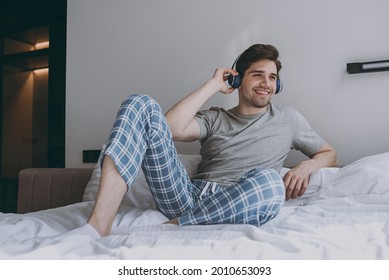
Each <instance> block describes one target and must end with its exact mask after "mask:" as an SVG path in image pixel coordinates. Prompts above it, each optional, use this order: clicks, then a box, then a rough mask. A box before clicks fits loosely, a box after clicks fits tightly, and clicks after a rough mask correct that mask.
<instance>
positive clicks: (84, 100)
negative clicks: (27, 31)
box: [66, 0, 389, 167]
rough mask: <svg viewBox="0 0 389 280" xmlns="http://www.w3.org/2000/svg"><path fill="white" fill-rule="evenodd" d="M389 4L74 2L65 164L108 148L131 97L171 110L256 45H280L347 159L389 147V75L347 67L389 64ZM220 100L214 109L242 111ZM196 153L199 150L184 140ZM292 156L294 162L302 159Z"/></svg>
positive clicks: (184, 148) (291, 88)
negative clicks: (114, 126) (217, 70)
mask: <svg viewBox="0 0 389 280" xmlns="http://www.w3.org/2000/svg"><path fill="white" fill-rule="evenodd" d="M388 9H389V2H387V1H384V0H372V1H362V0H343V1H339V0H338V1H336V0H329V1H318V0H316V1H311V0H296V1H289V0H274V1H265V0H241V1H239V4H237V1H232V0H214V1H208V0H197V1H181V0H165V1H158V0H144V1H134V0H133V1H127V0H113V1H108V0H97V1H96V0H84V1H77V0H68V31H67V32H68V38H67V40H68V42H67V44H68V45H67V100H66V115H67V117H66V166H68V167H76V166H82V162H81V161H82V150H84V149H97V148H100V147H101V145H102V144H103V143H104V142H105V141H106V139H107V136H108V133H109V130H110V128H111V125H112V122H113V119H114V117H115V113H116V111H117V109H118V106H119V105H120V102H121V101H122V100H123V98H125V97H126V96H127V95H128V94H129V93H133V92H142V93H147V94H149V95H151V96H153V97H154V98H155V99H157V100H158V101H159V102H160V104H161V106H162V108H163V110H165V111H166V110H167V109H168V108H169V107H170V106H171V105H173V103H175V102H176V101H178V100H179V99H180V98H182V97H184V96H185V95H187V94H188V93H189V92H190V91H192V90H194V89H195V88H196V87H197V86H199V85H200V84H201V83H203V82H204V81H205V80H206V79H208V78H209V77H211V75H212V74H213V71H214V69H215V67H217V66H219V65H220V66H228V67H229V66H230V65H231V64H232V63H233V61H234V60H235V58H236V57H237V56H238V55H239V54H240V52H241V51H243V50H244V49H245V48H246V47H248V46H249V45H251V44H253V43H258V42H260V43H270V44H274V45H276V46H277V47H278V48H279V50H280V53H281V60H282V62H283V69H282V72H281V74H282V80H283V82H284V85H285V87H284V91H283V93H282V94H280V95H279V96H276V97H275V98H274V102H275V103H279V104H288V105H291V106H293V107H295V108H296V109H298V110H299V111H300V112H301V113H302V114H303V115H305V116H306V117H307V119H308V120H309V121H310V123H311V125H312V126H313V127H314V128H315V129H316V130H317V131H318V132H319V133H320V134H321V135H322V136H323V137H324V138H325V139H326V140H327V141H328V142H329V143H330V144H332V145H333V146H334V147H335V148H336V149H337V151H338V155H339V161H340V163H341V164H347V163H350V162H351V161H354V160H356V159H358V158H360V157H362V156H366V155H370V154H375V153H381V152H387V151H389V141H388V140H387V139H389V130H388V129H386V127H387V124H386V122H387V121H386V120H387V119H389V111H388V110H386V104H388V102H389V95H388V94H387V91H388V88H389V79H388V74H389V72H382V73H373V74H357V75H348V74H347V73H346V70H345V69H346V63H348V62H356V61H370V60H384V59H385V60H386V59H389V53H388V49H389V48H388V47H389V37H388V36H385V35H384V34H386V33H387V31H386V28H387V26H389V18H388V17H387V16H386V14H385V13H386V11H387V10H388ZM236 102H237V98H236V95H232V96H228V97H226V96H222V95H221V94H217V95H216V96H215V97H214V98H212V99H211V100H210V101H209V102H208V103H207V104H206V105H205V106H204V107H205V108H207V107H209V106H212V105H219V106H223V107H232V106H234V105H235V104H236ZM178 149H179V151H180V152H186V153H196V152H197V150H198V144H197V143H195V144H180V145H178ZM300 159H301V157H300V156H299V155H298V154H297V153H292V154H291V156H290V157H289V158H288V164H293V163H294V162H296V161H298V160H300Z"/></svg>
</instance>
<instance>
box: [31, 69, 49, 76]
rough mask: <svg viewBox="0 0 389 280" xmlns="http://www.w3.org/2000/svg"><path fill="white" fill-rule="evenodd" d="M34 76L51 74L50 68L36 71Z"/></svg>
mask: <svg viewBox="0 0 389 280" xmlns="http://www.w3.org/2000/svg"><path fill="white" fill-rule="evenodd" d="M33 72H34V74H37V75H41V74H45V73H48V72H49V68H47V67H46V68H40V69H35V70H34V71H33Z"/></svg>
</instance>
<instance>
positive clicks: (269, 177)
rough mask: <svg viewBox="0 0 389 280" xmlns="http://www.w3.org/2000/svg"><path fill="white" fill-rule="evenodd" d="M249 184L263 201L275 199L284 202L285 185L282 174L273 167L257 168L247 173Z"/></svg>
mask: <svg viewBox="0 0 389 280" xmlns="http://www.w3.org/2000/svg"><path fill="white" fill-rule="evenodd" d="M246 180H249V182H250V183H249V184H248V185H249V186H250V187H252V188H253V189H254V191H255V192H256V193H257V195H258V198H259V199H260V200H261V201H269V202H271V201H274V203H275V204H279V203H280V202H281V203H282V204H283V203H284V200H285V185H284V182H283V180H282V177H281V175H280V174H279V173H278V172H277V171H275V170H274V169H271V168H256V169H253V170H251V171H249V172H248V173H247V178H246Z"/></svg>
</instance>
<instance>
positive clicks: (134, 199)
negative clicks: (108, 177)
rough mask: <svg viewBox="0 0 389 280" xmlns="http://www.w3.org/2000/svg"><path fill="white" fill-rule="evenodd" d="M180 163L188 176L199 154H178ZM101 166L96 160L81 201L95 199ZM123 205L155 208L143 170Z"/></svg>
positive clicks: (198, 159) (193, 168)
mask: <svg viewBox="0 0 389 280" xmlns="http://www.w3.org/2000/svg"><path fill="white" fill-rule="evenodd" d="M178 157H179V158H180V160H181V162H182V164H183V165H184V167H185V169H186V170H187V172H188V175H189V177H191V176H193V175H195V174H196V172H197V165H198V164H199V163H200V160H201V157H200V155H186V154H179V155H178ZM100 176H101V168H100V162H97V164H96V166H95V167H94V169H93V172H92V176H91V179H90V180H89V182H88V184H87V185H86V188H85V191H84V195H83V198H82V200H83V201H95V200H96V197H97V192H98V188H99V183H100ZM122 204H123V205H127V206H130V207H136V208H139V209H152V208H156V205H155V202H154V199H153V196H152V195H151V192H150V189H149V186H148V184H147V182H146V179H145V176H144V175H143V171H142V170H141V171H140V172H139V174H138V176H137V178H136V180H135V182H134V184H133V185H132V186H131V188H130V190H129V191H128V192H127V194H126V196H125V197H124V198H123V201H122Z"/></svg>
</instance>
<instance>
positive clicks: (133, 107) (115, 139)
mask: <svg viewBox="0 0 389 280" xmlns="http://www.w3.org/2000/svg"><path fill="white" fill-rule="evenodd" d="M104 155H108V156H110V157H111V158H112V160H113V161H114V162H115V165H116V168H117V169H118V171H119V173H120V174H121V176H122V177H123V179H124V180H125V182H126V184H127V186H128V187H131V185H132V184H133V182H134V181H135V179H136V176H137V174H138V172H139V170H140V168H142V170H143V172H144V174H145V178H146V181H147V182H148V184H149V186H150V190H151V193H152V194H153V197H154V199H155V202H156V204H157V207H158V208H159V210H160V211H161V212H162V213H163V214H164V215H165V216H166V217H167V218H169V219H173V218H176V217H179V222H180V224H181V225H189V224H215V223H249V224H254V225H261V224H263V223H265V222H266V221H268V220H270V219H271V218H273V217H274V216H275V215H276V214H277V213H278V211H279V209H280V208H281V206H282V205H283V202H284V198H285V188H284V184H283V181H282V179H281V177H280V175H279V174H278V173H277V172H276V171H273V170H270V169H255V170H252V171H250V172H248V173H247V174H246V175H245V176H243V177H242V178H241V179H240V180H239V181H237V182H236V183H235V184H232V185H231V186H229V187H221V186H218V185H216V184H215V183H212V186H211V187H210V182H207V181H204V180H193V182H192V181H191V180H190V178H189V177H188V174H187V172H186V170H185V168H184V166H183V165H182V163H181V162H180V160H179V158H178V155H177V151H176V149H175V146H174V143H173V140H172V135H171V132H170V129H169V126H168V124H167V123H166V119H165V117H164V115H163V113H162V110H161V108H160V106H159V105H158V103H157V102H155V101H154V100H153V99H151V98H150V97H148V96H146V95H140V94H135V95H131V96H130V97H128V98H127V99H126V100H125V101H124V102H123V103H122V105H121V107H120V109H119V111H118V114H117V116H116V119H115V122H114V125H113V128H112V130H111V134H110V137H109V140H108V142H107V145H106V148H105V151H104Z"/></svg>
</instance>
